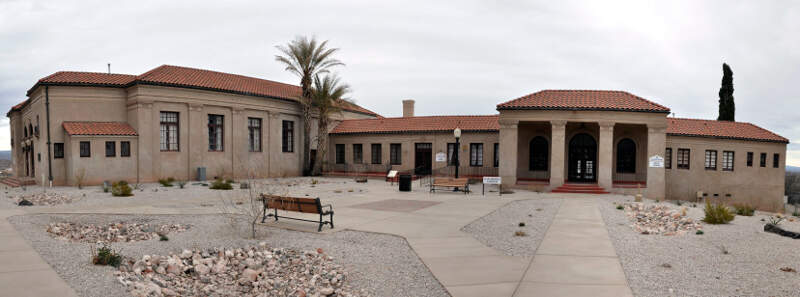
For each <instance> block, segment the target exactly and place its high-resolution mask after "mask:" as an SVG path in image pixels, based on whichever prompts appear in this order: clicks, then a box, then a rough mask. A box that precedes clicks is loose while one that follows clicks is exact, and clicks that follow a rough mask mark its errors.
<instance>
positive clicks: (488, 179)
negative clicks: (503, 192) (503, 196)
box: [483, 176, 501, 185]
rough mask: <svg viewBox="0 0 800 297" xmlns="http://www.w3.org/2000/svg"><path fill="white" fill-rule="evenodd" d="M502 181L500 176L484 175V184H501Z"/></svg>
mask: <svg viewBox="0 0 800 297" xmlns="http://www.w3.org/2000/svg"><path fill="white" fill-rule="evenodd" d="M500 183H501V179H500V177H499V176H484V177H483V184H486V185H499V184H500Z"/></svg>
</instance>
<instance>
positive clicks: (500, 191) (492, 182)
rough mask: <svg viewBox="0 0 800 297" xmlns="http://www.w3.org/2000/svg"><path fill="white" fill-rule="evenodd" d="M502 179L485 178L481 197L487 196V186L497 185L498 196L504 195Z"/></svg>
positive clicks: (496, 177) (497, 177) (494, 177)
mask: <svg viewBox="0 0 800 297" xmlns="http://www.w3.org/2000/svg"><path fill="white" fill-rule="evenodd" d="M502 184H503V182H502V178H500V177H499V176H484V177H483V184H482V187H481V195H485V194H486V185H497V194H498V196H500V195H503V189H502V188H501V187H502Z"/></svg>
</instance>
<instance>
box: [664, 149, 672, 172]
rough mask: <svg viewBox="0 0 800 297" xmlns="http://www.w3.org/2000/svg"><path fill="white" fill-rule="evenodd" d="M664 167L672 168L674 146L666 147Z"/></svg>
mask: <svg viewBox="0 0 800 297" xmlns="http://www.w3.org/2000/svg"><path fill="white" fill-rule="evenodd" d="M664 169H672V148H671V147H668V148H666V149H664Z"/></svg>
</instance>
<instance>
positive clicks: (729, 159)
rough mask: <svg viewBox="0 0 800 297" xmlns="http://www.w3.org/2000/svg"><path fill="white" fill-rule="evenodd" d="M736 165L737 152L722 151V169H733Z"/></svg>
mask: <svg viewBox="0 0 800 297" xmlns="http://www.w3.org/2000/svg"><path fill="white" fill-rule="evenodd" d="M735 167H736V152H734V151H722V171H733V170H734V168H735Z"/></svg>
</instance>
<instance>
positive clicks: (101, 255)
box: [92, 244, 122, 267]
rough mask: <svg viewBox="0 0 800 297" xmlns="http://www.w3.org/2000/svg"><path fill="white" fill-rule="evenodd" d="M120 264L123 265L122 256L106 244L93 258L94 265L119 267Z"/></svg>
mask: <svg viewBox="0 0 800 297" xmlns="http://www.w3.org/2000/svg"><path fill="white" fill-rule="evenodd" d="M120 263H122V256H120V254H119V253H117V251H115V250H112V249H111V248H110V247H109V246H108V245H106V244H104V245H103V246H101V247H100V248H98V249H97V254H94V255H93V256H92V264H94V265H104V266H106V265H110V266H114V267H119V264H120Z"/></svg>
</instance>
